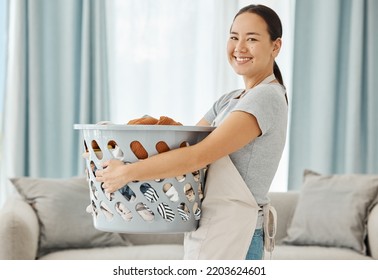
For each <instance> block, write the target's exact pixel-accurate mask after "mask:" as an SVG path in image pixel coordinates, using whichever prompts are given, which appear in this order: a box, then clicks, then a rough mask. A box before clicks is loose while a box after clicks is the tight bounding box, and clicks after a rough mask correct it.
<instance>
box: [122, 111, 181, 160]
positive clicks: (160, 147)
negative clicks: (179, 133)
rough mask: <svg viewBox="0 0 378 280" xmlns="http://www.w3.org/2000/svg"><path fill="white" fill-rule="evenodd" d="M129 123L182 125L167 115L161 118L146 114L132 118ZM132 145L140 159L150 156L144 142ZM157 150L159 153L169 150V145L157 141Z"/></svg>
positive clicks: (134, 142)
mask: <svg viewBox="0 0 378 280" xmlns="http://www.w3.org/2000/svg"><path fill="white" fill-rule="evenodd" d="M127 124H128V125H182V124H181V123H179V122H176V121H174V120H173V119H171V118H169V117H167V116H161V117H160V118H159V119H155V118H153V117H150V116H146V117H142V118H139V119H133V120H130V121H129V122H128V123H127ZM130 147H131V150H132V151H133V153H134V154H135V156H136V157H137V158H138V159H146V158H148V153H147V151H146V149H145V148H144V147H143V146H142V144H141V143H140V142H139V141H133V142H131V144H130ZM156 150H157V151H158V153H164V152H167V151H169V147H168V145H167V144H166V143H165V142H164V141H160V142H158V143H156Z"/></svg>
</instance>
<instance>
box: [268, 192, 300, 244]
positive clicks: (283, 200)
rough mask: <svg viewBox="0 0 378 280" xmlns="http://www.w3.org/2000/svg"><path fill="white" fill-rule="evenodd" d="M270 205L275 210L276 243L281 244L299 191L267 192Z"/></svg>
mask: <svg viewBox="0 0 378 280" xmlns="http://www.w3.org/2000/svg"><path fill="white" fill-rule="evenodd" d="M268 196H269V198H270V203H271V205H272V206H273V207H274V208H275V209H276V211H277V233H276V238H275V239H276V244H281V243H282V239H283V238H285V237H286V236H287V229H288V228H289V226H290V223H291V220H292V218H293V215H294V211H295V207H296V206H297V202H298V196H299V192H297V191H288V192H270V193H269V194H268Z"/></svg>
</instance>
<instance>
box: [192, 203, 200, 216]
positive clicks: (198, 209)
mask: <svg viewBox="0 0 378 280" xmlns="http://www.w3.org/2000/svg"><path fill="white" fill-rule="evenodd" d="M193 214H194V219H195V220H199V219H200V218H201V209H200V208H199V206H198V203H197V202H194V205H193Z"/></svg>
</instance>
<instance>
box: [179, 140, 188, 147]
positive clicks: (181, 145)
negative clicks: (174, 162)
mask: <svg viewBox="0 0 378 280" xmlns="http://www.w3.org/2000/svg"><path fill="white" fill-rule="evenodd" d="M189 146H190V145H189V142H188V141H184V142H182V143H181V144H180V148H184V147H189Z"/></svg>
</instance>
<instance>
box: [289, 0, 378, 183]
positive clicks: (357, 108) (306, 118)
mask: <svg viewBox="0 0 378 280" xmlns="http://www.w3.org/2000/svg"><path fill="white" fill-rule="evenodd" d="M295 11H296V13H295V16H296V18H295V36H294V38H295V42H294V63H293V68H294V73H293V92H292V100H291V106H292V108H291V109H292V115H291V128H290V146H289V189H298V188H299V187H300V185H301V182H302V176H303V175H302V174H303V170H304V169H305V168H308V169H312V170H315V171H318V172H321V173H328V174H331V173H376V174H377V173H378V140H377V139H378V110H377V108H378V94H377V89H378V36H377V34H378V1H375V0H361V1H355V0H307V1H296V9H295Z"/></svg>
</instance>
